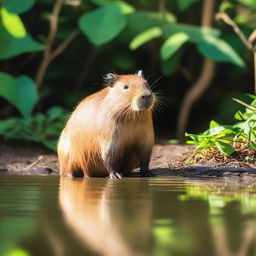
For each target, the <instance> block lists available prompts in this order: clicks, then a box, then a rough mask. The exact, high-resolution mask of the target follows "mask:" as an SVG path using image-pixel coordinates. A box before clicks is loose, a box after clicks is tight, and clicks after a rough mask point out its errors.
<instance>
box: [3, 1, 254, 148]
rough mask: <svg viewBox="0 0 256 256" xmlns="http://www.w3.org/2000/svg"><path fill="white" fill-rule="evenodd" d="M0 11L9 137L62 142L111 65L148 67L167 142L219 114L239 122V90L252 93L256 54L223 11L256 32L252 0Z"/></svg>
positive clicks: (6, 7)
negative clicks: (72, 117) (71, 118)
mask: <svg viewBox="0 0 256 256" xmlns="http://www.w3.org/2000/svg"><path fill="white" fill-rule="evenodd" d="M0 8H1V9H0V17H1V19H0V95H1V96H2V98H1V99H0V105H1V108H0V118H1V121H0V134H1V135H2V136H3V137H5V138H15V139H26V140H32V141H35V142H41V143H43V144H44V145H45V146H47V147H49V148H52V149H54V148H55V142H56V138H57V137H58V135H59V133H60V130H61V129H62V127H63V124H64V122H65V120H66V118H67V114H68V113H69V112H70V111H71V110H72V109H73V107H74V106H75V105H76V104H77V102H78V101H79V100H80V99H81V98H83V97H85V96H87V95H88V94H90V93H93V92H95V91H97V90H99V89H101V76H102V74H104V73H107V72H116V73H133V72H135V71H136V70H138V69H143V70H144V73H145V76H146V77H147V78H148V80H149V82H150V84H153V83H154V87H156V89H155V90H158V91H159V90H160V91H161V92H162V95H164V96H163V99H164V101H166V104H164V105H165V106H164V107H163V109H162V111H161V113H157V114H156V117H155V127H156V131H157V136H158V137H159V138H165V139H167V138H168V139H170V138H176V137H177V136H179V137H180V138H182V137H183V134H184V132H185V131H188V132H193V133H194V132H198V131H202V130H203V129H205V128H206V127H207V126H208V123H209V121H210V120H211V119H215V120H218V122H220V123H228V124H232V123H234V119H233V114H234V113H235V112H236V111H238V110H239V109H241V106H240V105H239V104H237V103H236V102H232V100H231V99H232V97H238V98H240V99H242V100H244V101H246V102H250V97H247V96H245V95H244V93H251V94H253V93H254V89H253V54H251V52H250V51H248V49H247V48H246V47H245V46H244V44H243V42H242V41H241V40H240V39H239V37H238V36H237V35H236V34H235V33H234V31H233V30H232V28H231V27H230V26H228V25H227V24H226V22H223V19H221V18H218V19H216V18H215V17H216V14H217V13H219V14H220V13H221V14H223V13H226V14H228V15H229V17H231V18H232V19H233V20H234V21H235V22H236V24H238V26H239V27H240V29H241V31H242V32H243V33H244V35H245V36H246V37H249V35H251V34H252V33H253V31H254V28H255V25H256V12H255V11H256V2H255V1H254V0H232V1H231V0H230V1H217V0H205V1H203V0H186V1H184V0H158V1H146V0H137V1H133V0H129V1H111V0H90V1H83V0H56V1H52V0H37V1H35V0H0ZM218 17H219V16H218ZM224 21H225V20H224ZM215 126H216V124H215Z"/></svg>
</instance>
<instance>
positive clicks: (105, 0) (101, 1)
mask: <svg viewBox="0 0 256 256" xmlns="http://www.w3.org/2000/svg"><path fill="white" fill-rule="evenodd" d="M91 1H92V2H93V3H94V4H96V5H100V6H106V5H111V4H115V5H117V6H118V7H119V8H120V9H121V12H122V14H130V13H133V12H134V11H135V9H134V7H133V6H132V5H130V4H128V3H126V2H123V1H109V0H91Z"/></svg>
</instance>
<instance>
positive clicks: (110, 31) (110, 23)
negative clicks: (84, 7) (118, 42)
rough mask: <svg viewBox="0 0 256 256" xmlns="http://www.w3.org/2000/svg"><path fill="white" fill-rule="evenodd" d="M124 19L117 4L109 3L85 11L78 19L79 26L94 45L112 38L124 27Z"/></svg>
mask: <svg viewBox="0 0 256 256" xmlns="http://www.w3.org/2000/svg"><path fill="white" fill-rule="evenodd" d="M125 25H126V19H125V16H124V15H123V14H122V10H121V9H120V8H119V6H118V5H115V4H110V5H106V6H104V7H101V8H98V9H97V10H95V11H91V12H88V13H85V14H84V15H83V16H82V17H81V18H80V19H79V26H80V28H81V30H82V31H83V33H84V34H85V35H86V36H87V37H88V39H89V40H90V41H91V42H92V43H93V44H95V45H102V44H105V43H107V42H109V41H111V40H112V39H114V38H115V37H116V36H117V35H118V34H119V33H120V32H121V31H122V29H123V28H124V27H125Z"/></svg>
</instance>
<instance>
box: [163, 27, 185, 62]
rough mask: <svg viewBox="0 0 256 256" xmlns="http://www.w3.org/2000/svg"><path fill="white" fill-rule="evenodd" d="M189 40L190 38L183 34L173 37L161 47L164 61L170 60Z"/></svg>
mask: <svg viewBox="0 0 256 256" xmlns="http://www.w3.org/2000/svg"><path fill="white" fill-rule="evenodd" d="M188 40H189V36H188V35H187V34H186V33H183V32H179V33H176V34H174V35H171V36H170V37H169V38H168V39H167V40H166V41H165V42H164V44H163V46H162V47H161V51H160V53H161V58H162V60H167V59H169V58H170V57H171V56H172V55H173V54H174V53H175V52H176V51H177V50H178V49H179V48H180V47H181V46H182V45H183V44H184V43H185V42H187V41H188Z"/></svg>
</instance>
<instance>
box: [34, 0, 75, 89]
mask: <svg viewBox="0 0 256 256" xmlns="http://www.w3.org/2000/svg"><path fill="white" fill-rule="evenodd" d="M62 6H63V0H56V1H55V4H54V7H53V10H52V14H51V19H50V32H49V34H48V38H47V41H46V43H45V50H44V54H43V60H42V62H41V64H40V66H39V69H38V72H37V74H36V78H35V80H36V85H37V87H38V88H40V87H41V85H42V82H43V79H44V77H45V73H46V71H47V69H48V66H49V65H50V63H51V62H52V60H53V59H55V58H56V57H57V56H59V55H60V54H61V53H62V52H63V51H64V50H65V49H66V48H67V47H68V46H69V45H70V43H71V42H72V41H73V40H74V39H75V38H76V36H77V35H78V30H75V31H73V32H72V33H71V34H70V35H69V37H67V38H66V39H65V40H64V41H63V42H62V43H61V44H60V45H59V46H58V47H57V48H56V49H55V50H54V51H52V46H53V43H54V41H55V38H56V34H57V30H58V21H59V15H60V11H61V8H62Z"/></svg>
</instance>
